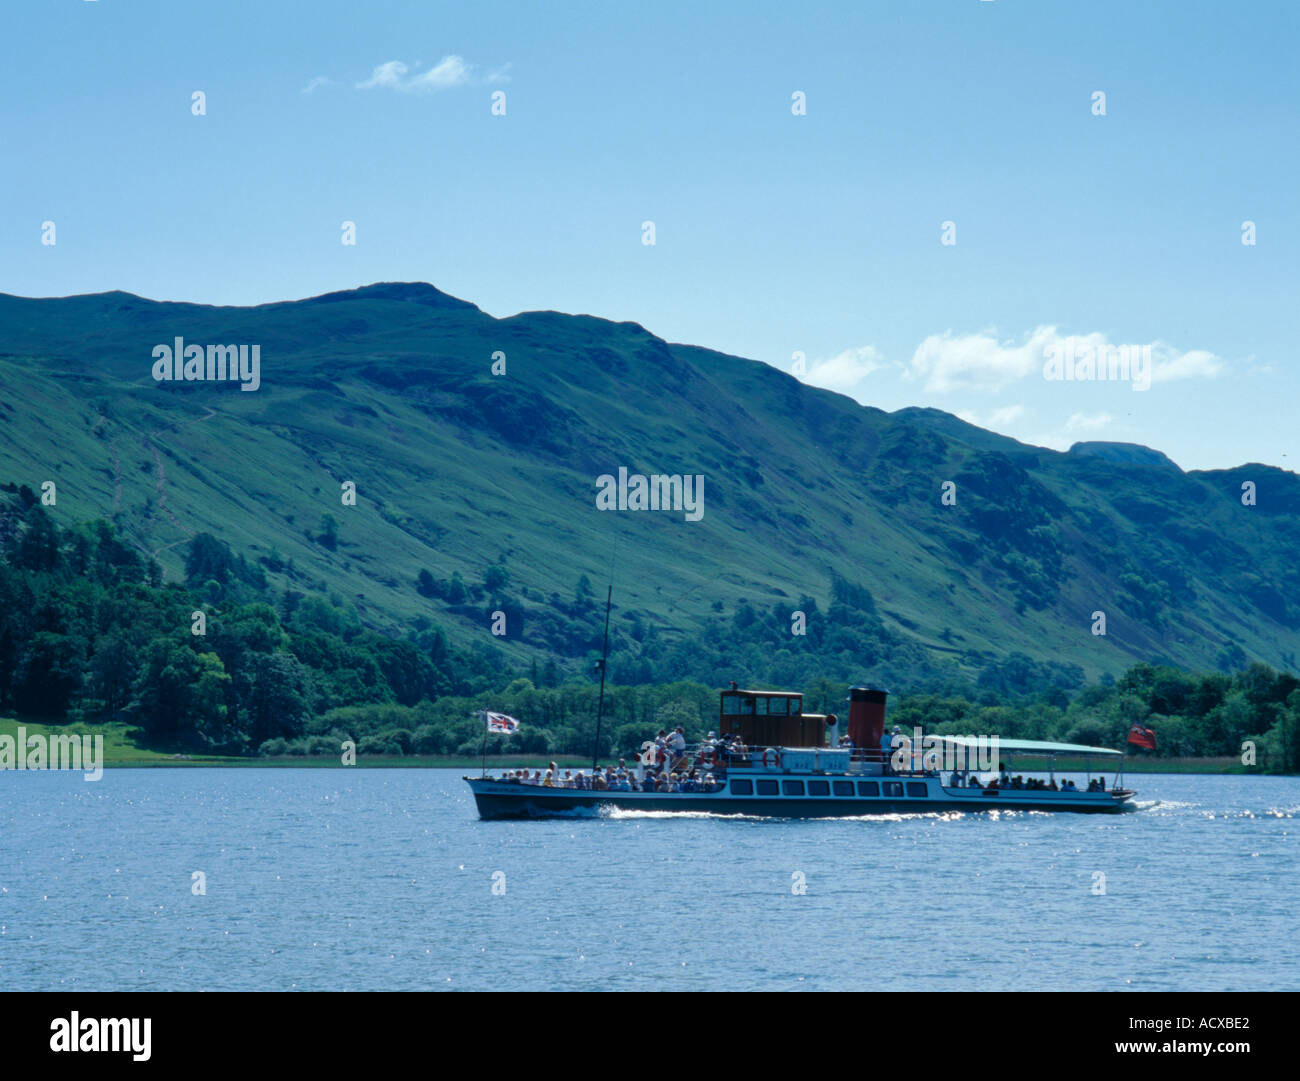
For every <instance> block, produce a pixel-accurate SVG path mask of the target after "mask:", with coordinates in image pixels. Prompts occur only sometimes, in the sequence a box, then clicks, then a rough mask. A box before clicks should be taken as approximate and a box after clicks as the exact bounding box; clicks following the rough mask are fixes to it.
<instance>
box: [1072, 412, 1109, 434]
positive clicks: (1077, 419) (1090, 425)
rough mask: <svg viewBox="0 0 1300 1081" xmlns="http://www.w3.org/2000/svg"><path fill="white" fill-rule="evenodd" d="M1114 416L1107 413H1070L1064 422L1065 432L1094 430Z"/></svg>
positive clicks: (1105, 425) (1106, 424)
mask: <svg viewBox="0 0 1300 1081" xmlns="http://www.w3.org/2000/svg"><path fill="white" fill-rule="evenodd" d="M1114 419H1115V418H1114V417H1112V416H1111V415H1110V414H1109V413H1071V414H1070V419H1069V420H1067V421H1066V422H1065V430H1066V431H1067V432H1095V431H1097V430H1098V429H1099V428H1105V427H1107V426H1109V425H1110V423H1111V422H1112V421H1113V420H1114Z"/></svg>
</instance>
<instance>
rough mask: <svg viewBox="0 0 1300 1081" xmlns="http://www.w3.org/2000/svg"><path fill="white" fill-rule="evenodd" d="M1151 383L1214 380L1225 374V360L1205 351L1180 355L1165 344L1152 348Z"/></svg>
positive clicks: (1194, 351)
mask: <svg viewBox="0 0 1300 1081" xmlns="http://www.w3.org/2000/svg"><path fill="white" fill-rule="evenodd" d="M1151 359H1152V364H1151V382H1153V383H1171V382H1173V381H1174V380H1175V379H1213V378H1214V377H1215V376H1217V375H1219V374H1221V373H1222V372H1223V367H1224V365H1223V360H1222V359H1221V358H1219V357H1216V356H1215V355H1214V354H1213V353H1209V352H1206V351H1205V350H1204V349H1193V350H1191V351H1189V352H1186V353H1179V352H1178V350H1176V349H1174V348H1173V347H1172V346H1169V345H1166V344H1165V343H1164V342H1156V343H1155V344H1154V345H1153V346H1152V348H1151Z"/></svg>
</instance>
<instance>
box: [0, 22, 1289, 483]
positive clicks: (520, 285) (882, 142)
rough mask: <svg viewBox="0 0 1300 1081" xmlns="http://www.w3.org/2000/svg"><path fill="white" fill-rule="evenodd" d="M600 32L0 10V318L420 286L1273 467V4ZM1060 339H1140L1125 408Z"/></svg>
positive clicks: (1187, 463) (939, 403)
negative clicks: (45, 228)
mask: <svg viewBox="0 0 1300 1081" xmlns="http://www.w3.org/2000/svg"><path fill="white" fill-rule="evenodd" d="M630 8H631V5H623V4H608V3H603V4H599V3H587V4H578V3H557V4H546V5H542V4H524V3H518V4H492V3H475V4H472V5H452V4H437V3H415V2H409V0H408V2H406V3H394V2H382V0H381V2H375V0H371V2H368V3H366V4H357V3H353V2H344V0H312V2H310V3H306V2H304V3H297V2H261V0H259V2H230V3H205V2H186V3H170V2H168V3H162V2H156V3H147V2H136V0H133V2H127V0H57V2H56V0H39V2H36V0H8V2H7V3H6V4H5V6H4V9H3V14H0V100H2V101H3V108H0V164H2V165H3V168H2V169H0V292H9V293H18V294H22V295H28V296H55V295H66V294H71V293H83V292H97V291H102V290H107V289H125V290H128V291H130V292H135V293H139V294H142V295H144V296H149V297H155V298H160V299H178V300H192V301H201V302H209V303H222V304H247V303H260V302H264V301H271V300H282V299H289V298H296V297H304V296H311V295H314V294H317V293H321V292H327V291H330V290H334V289H341V288H349V287H352V286H356V285H361V284H365V283H368V282H372V281H393V280H421V281H429V282H432V283H433V284H435V285H437V286H438V287H439V288H441V289H443V290H445V291H447V292H449V293H452V294H454V295H457V296H460V297H464V298H466V299H468V300H472V301H474V302H475V303H477V304H479V305H480V306H481V307H482V308H484V309H485V310H487V311H489V312H491V313H492V314H494V315H509V314H513V313H515V312H518V311H523V310H530V309H539V308H555V309H558V310H561V311H570V312H589V313H592V314H596V315H602V316H606V317H608V318H611V319H632V320H636V321H637V322H640V323H642V324H644V325H645V326H646V327H648V328H649V329H650V330H652V331H654V332H655V333H657V334H659V335H661V336H663V337H665V338H667V339H669V340H671V341H680V342H690V343H693V344H699V345H705V346H709V347H712V348H716V349H720V350H724V351H727V352H732V353H737V354H740V355H743V356H749V357H754V358H757V359H759V360H763V361H766V362H768V363H771V364H774V365H777V366H779V367H782V368H784V369H786V370H790V369H791V367H792V364H793V363H794V358H795V356H796V354H802V356H803V357H804V358H805V362H804V363H805V366H804V368H803V371H804V375H803V378H805V379H806V380H807V381H809V382H814V383H818V384H820V385H825V386H830V387H832V388H833V389H836V390H840V391H842V392H844V393H849V394H852V396H853V397H855V398H857V399H858V400H859V401H862V402H864V403H867V404H871V405H875V406H879V407H881V408H884V409H897V408H900V407H902V406H905V405H929V406H935V407H938V408H941V409H945V410H948V411H949V412H953V413H958V414H960V415H963V416H965V417H966V418H967V419H971V420H973V421H974V422H976V423H978V424H980V425H981V426H984V427H990V428H993V429H994V430H996V431H1000V432H1004V433H1005V434H1008V435H1012V436H1014V437H1016V438H1019V439H1023V440H1025V441H1027V442H1032V443H1037V444H1041V445H1046V446H1055V447H1059V448H1064V447H1066V446H1068V445H1069V444H1070V443H1072V442H1074V441H1075V440H1077V439H1115V440H1124V441H1133V442H1142V443H1146V444H1148V445H1151V446H1154V447H1157V448H1159V449H1161V450H1163V451H1165V452H1166V453H1167V454H1169V455H1170V456H1171V457H1172V458H1173V459H1174V460H1175V461H1177V462H1178V463H1179V464H1180V465H1182V466H1184V467H1185V468H1221V467H1229V466H1233V465H1237V464H1241V463H1244V462H1250V461H1259V462H1266V463H1269V464H1273V465H1280V466H1283V467H1285V468H1289V469H1296V468H1298V466H1297V458H1300V450H1297V448H1296V445H1295V441H1294V438H1293V433H1294V432H1295V431H1296V428H1297V425H1296V423H1295V419H1294V416H1295V407H1296V403H1297V401H1300V366H1298V365H1297V361H1296V358H1295V356H1294V354H1295V343H1296V341H1297V321H1298V316H1297V311H1300V304H1298V303H1297V300H1298V293H1300V289H1298V287H1300V262H1298V260H1297V252H1298V251H1300V214H1298V213H1297V211H1298V210H1300V195H1298V193H1300V168H1298V166H1300V153H1298V152H1297V146H1298V145H1300V142H1298V139H1297V136H1300V125H1298V123H1297V121H1298V118H1300V76H1298V75H1297V65H1296V63H1295V59H1294V58H1295V55H1296V47H1297V43H1298V41H1300V5H1296V4H1294V3H1264V2H1260V3H1251V2H1244V3H1242V4H1239V5H1229V4H1223V3H1221V2H1214V3H1196V2H1186V0H1179V2H1170V3H1155V2H1151V3H1141V4H1134V3H1132V2H1123V3H1106V2H1096V0H1088V2H1080V3H1070V2H1043V0H1036V2H1032V3H1031V2H1030V0H944V2H933V3H927V2H921V0H913V2H910V3H907V2H898V3H872V2H864V3H856V4H848V3H845V4H838V5H818V4H811V5H808V4H802V3H801V4H797V5H796V4H788V3H783V4H730V3H708V2H705V0H695V2H693V3H687V4H675V3H657V4H655V5H647V6H645V8H646V9H645V10H641V11H633V10H630ZM366 84H370V85H366ZM196 90H198V91H202V92H203V93H204V94H205V95H206V110H207V112H206V115H204V116H195V115H193V114H192V111H191V95H192V93H193V92H194V91H196ZM796 91H801V92H803V93H804V94H805V95H806V115H802V116H795V115H793V113H792V109H791V105H792V94H794V92H796ZM1096 91H1102V92H1104V93H1105V95H1106V102H1105V107H1106V115H1104V116H1098V115H1094V112H1093V110H1094V105H1093V94H1094V92H1096ZM494 92H503V93H504V94H505V105H506V115H504V116H493V115H492V113H491V105H492V94H493V93H494ZM46 221H53V222H54V223H55V226H56V240H57V243H56V244H55V245H53V246H49V245H43V244H42V243H41V230H42V223H43V222H46ZM344 221H353V222H355V223H356V229H357V243H356V244H355V246H345V245H343V244H342V243H341V242H340V237H341V225H342V223H343V222H344ZM645 221H653V222H654V224H655V244H654V245H653V246H649V245H646V244H643V243H642V223H643V222H645ZM1246 221H1251V222H1254V223H1255V229H1256V243H1255V244H1254V245H1243V244H1242V242H1241V239H1242V223H1243V222H1246ZM944 222H952V223H954V225H955V237H956V243H955V244H952V245H944V244H941V242H940V241H941V230H942V223H944ZM1066 339H1074V340H1075V341H1078V342H1085V343H1086V342H1092V343H1098V342H1103V343H1110V344H1113V345H1132V346H1142V345H1149V346H1151V347H1152V357H1153V361H1154V365H1155V379H1154V381H1153V383H1152V385H1151V387H1150V389H1149V390H1146V391H1135V390H1133V389H1132V386H1131V383H1122V382H1112V381H1105V382H1102V381H1097V382H1079V381H1071V382H1050V381H1047V380H1045V379H1044V378H1043V376H1042V364H1043V360H1044V355H1045V350H1046V349H1047V348H1050V347H1052V346H1053V345H1054V344H1056V345H1059V344H1061V343H1062V342H1064V341H1065V340H1066Z"/></svg>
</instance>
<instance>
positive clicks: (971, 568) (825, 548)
mask: <svg viewBox="0 0 1300 1081" xmlns="http://www.w3.org/2000/svg"><path fill="white" fill-rule="evenodd" d="M178 336H179V337H183V338H184V340H185V342H186V343H195V344H204V345H207V344H217V343H220V344H231V343H234V344H250V345H251V344H257V345H259V346H260V353H261V372H260V376H261V386H260V388H259V389H258V390H257V391H256V392H255V393H247V392H243V391H241V390H240V389H239V387H238V384H214V383H208V382H190V383H185V382H182V383H159V382H155V380H154V379H153V377H152V374H151V369H152V367H153V356H152V350H153V348H154V346H156V345H159V344H171V343H172V341H173V339H174V338H176V337H178ZM498 353H500V354H504V356H505V369H506V370H505V374H501V375H494V374H492V371H491V366H492V363H493V358H494V354H498ZM1082 448H1083V449H1081V448H1080V447H1075V448H1072V453H1068V454H1062V453H1056V452H1053V451H1048V450H1042V449H1038V448H1033V447H1028V446H1025V445H1022V444H1020V443H1017V442H1016V441H1014V440H1011V439H1008V438H1004V437H1002V436H998V435H996V434H994V433H991V432H986V431H983V430H981V429H978V428H975V427H973V426H971V425H969V424H966V423H964V422H962V421H960V420H958V419H956V418H955V417H952V416H950V415H948V414H945V413H941V412H938V411H936V410H927V409H905V410H901V411H899V412H897V413H893V414H889V413H885V412H882V411H881V410H878V409H872V408H867V407H863V406H860V405H858V404H857V403H855V402H853V401H852V400H850V399H848V398H846V397H843V396H840V395H837V394H833V393H830V392H828V391H824V390H819V389H816V388H813V387H808V386H805V385H803V384H801V383H800V382H798V381H797V380H796V379H794V378H793V377H791V376H789V375H786V374H783V373H782V372H780V371H778V370H776V369H774V368H772V367H769V366H767V365H765V364H761V363H758V362H755V361H750V360H744V359H741V358H738V357H732V356H727V355H724V354H721V353H716V352H712V351H710V350H707V349H703V348H698V347H694V346H683V345H673V344H670V343H667V342H665V341H663V340H661V339H659V338H657V337H655V336H654V335H653V334H651V333H650V332H649V331H647V330H646V329H645V328H643V327H641V326H639V325H637V324H635V323H612V322H608V321H605V320H602V319H598V318H593V317H590V316H582V315H578V316H575V315H563V314H558V313H555V312H529V313H524V314H521V315H517V316H513V317H511V318H507V319H495V318H492V317H491V316H489V315H487V314H485V313H484V312H482V311H480V310H479V309H478V308H477V307H475V306H474V305H472V304H468V303H466V302H464V301H460V300H456V299H454V298H452V297H449V296H446V295H445V294H443V293H441V292H439V291H438V290H437V289H435V288H433V287H432V286H430V285H425V284H418V283H413V284H401V283H398V284H381V285H372V286H368V287H366V288H362V289H356V290H352V291H348V292H342V293H334V294H329V295H327V296H323V297H316V298H312V299H309V300H303V301H297V302H286V303H276V304H268V305H262V306H258V307H252V308H221V307H209V306H203V305H191V304H172V303H158V302H154V301H149V300H145V299H142V298H139V297H135V296H132V295H130V294H126V293H120V292H116V293H105V294H97V295H92V296H80V297H68V298H62V299H25V298H19V297H12V296H0V482H13V483H17V484H25V485H27V486H29V487H30V488H31V489H33V490H34V491H36V492H37V493H39V492H40V491H41V485H42V483H43V482H46V481H53V482H54V483H55V485H56V491H57V503H56V505H55V506H54V507H53V508H50V510H51V513H52V514H53V515H54V516H55V518H56V520H58V521H60V522H64V523H75V522H78V521H88V520H91V519H95V518H106V519H108V520H110V521H112V522H113V523H114V524H115V526H116V528H117V531H118V533H119V535H120V536H122V537H123V538H124V539H125V540H126V541H127V542H128V543H129V544H131V545H133V546H135V547H136V548H138V549H139V550H140V551H141V552H142V553H144V554H147V555H150V556H152V557H153V558H155V559H156V560H157V561H158V562H159V563H160V564H161V566H162V568H163V570H164V572H165V574H166V576H167V579H168V580H172V581H175V580H178V579H180V578H181V577H183V564H184V554H185V546H186V543H187V542H188V541H189V540H190V539H191V538H192V537H194V536H195V535H196V534H199V533H211V534H213V535H215V536H217V537H220V538H221V539H223V540H225V541H226V542H228V543H229V544H230V546H231V547H232V548H233V549H234V550H235V551H236V552H239V553H242V554H244V555H245V556H247V558H248V559H249V560H250V561H256V562H259V563H260V565H261V566H262V568H263V569H264V570H265V572H266V575H267V578H268V579H269V581H270V583H271V585H272V587H273V588H274V589H275V590H276V591H278V592H281V591H284V590H293V591H299V592H304V593H310V592H319V593H324V594H327V595H332V596H334V597H335V598H336V600H340V599H341V600H342V601H344V602H347V603H351V604H353V605H355V607H356V609H357V611H358V613H359V614H360V616H361V618H362V620H363V621H364V622H365V623H366V624H368V625H370V626H372V627H375V628H378V629H384V630H389V631H401V630H403V629H407V628H410V627H411V626H413V625H422V624H423V623H425V622H427V621H432V622H434V623H436V624H438V625H441V626H442V627H443V628H444V629H445V630H446V631H447V633H448V634H449V635H450V636H451V637H452V639H453V640H454V641H457V642H460V643H463V644H468V643H473V642H479V641H481V642H485V643H489V644H493V645H496V646H498V647H499V648H501V649H502V650H504V651H505V656H506V657H507V658H509V659H510V660H512V661H513V662H515V663H518V664H527V663H529V661H530V660H534V659H535V660H538V661H539V662H544V661H546V660H552V659H553V660H556V661H558V662H559V664H560V665H561V668H565V667H567V668H569V669H571V670H577V669H578V668H579V667H581V665H582V664H584V663H585V660H584V658H586V657H587V656H588V655H589V653H590V651H591V650H592V649H593V648H598V646H599V621H598V619H596V618H593V615H592V612H593V604H594V607H598V606H599V601H600V600H603V597H602V596H599V594H603V584H604V583H605V582H606V580H607V579H608V576H609V571H610V566H611V559H613V563H614V570H615V602H616V610H615V626H614V632H615V646H616V649H617V650H618V653H617V657H618V659H619V660H620V661H621V663H622V664H623V665H624V667H625V668H626V667H628V666H635V664H636V663H637V658H638V657H639V656H640V655H641V654H642V653H645V654H646V655H647V656H648V655H649V654H650V652H652V651H658V652H657V654H656V655H657V656H659V657H660V658H663V657H665V656H668V657H672V658H673V660H674V664H676V665H677V666H678V667H680V668H681V672H680V675H681V676H682V677H683V678H687V677H689V678H695V679H699V680H701V681H704V682H714V683H716V682H717V681H718V680H719V679H722V678H726V677H727V675H728V673H729V672H732V671H737V669H742V671H740V672H739V674H741V675H743V674H744V672H743V669H744V667H745V664H744V663H743V657H739V656H734V655H731V654H730V653H729V646H728V635H729V634H730V633H731V629H732V628H733V627H736V626H737V625H738V623H739V624H745V623H747V622H748V621H749V616H748V615H746V614H745V613H746V612H756V613H758V614H759V615H761V616H762V618H763V619H766V620H767V621H768V622H769V623H771V624H772V626H774V627H780V626H782V625H784V627H785V628H788V627H789V626H790V622H789V621H790V613H792V612H794V611H795V610H796V609H798V608H800V606H801V605H805V602H806V601H808V600H812V601H816V602H817V603H818V604H819V605H820V606H821V608H822V609H832V608H835V606H836V604H838V616H837V620H834V621H832V622H833V623H835V624H836V626H839V627H842V628H843V630H844V631H845V633H846V634H849V637H844V638H842V639H841V640H839V641H838V646H837V647H836V648H838V649H839V652H840V655H841V656H842V657H843V658H844V660H843V662H842V663H841V665H840V666H839V667H840V668H841V669H845V670H847V669H852V671H851V672H848V671H846V674H845V675H844V678H887V677H889V676H890V675H891V674H895V675H896V674H897V673H898V671H900V669H899V667H898V658H899V657H904V658H906V660H907V669H906V670H907V671H908V672H909V673H912V674H915V673H918V672H921V671H933V672H934V673H942V672H945V671H947V672H957V673H963V674H966V675H973V674H975V673H977V672H979V671H980V670H981V669H984V668H986V667H987V666H988V665H989V664H990V663H991V662H994V661H996V660H998V659H1003V658H1006V657H1008V656H1010V655H1012V654H1024V655H1026V656H1027V657H1029V658H1032V659H1033V660H1035V661H1037V662H1040V663H1044V664H1048V663H1050V664H1055V665H1063V666H1069V665H1077V666H1079V668H1081V669H1082V670H1083V671H1084V672H1086V673H1087V674H1088V675H1090V676H1097V675H1099V674H1101V673H1118V672H1120V671H1121V670H1123V669H1125V668H1127V667H1128V666H1129V665H1130V664H1132V663H1133V662H1135V661H1147V660H1150V661H1163V662H1168V663H1172V664H1175V665H1178V666H1182V667H1185V668H1200V669H1204V668H1214V667H1219V668H1228V667H1237V666H1239V665H1240V663H1241V661H1242V660H1244V659H1245V658H1246V657H1251V658H1259V659H1261V660H1264V661H1267V662H1269V663H1271V664H1274V665H1277V666H1280V667H1283V668H1291V669H1294V668H1295V667H1296V653H1297V647H1300V601H1297V596H1300V559H1298V558H1297V556H1298V555H1300V477H1298V476H1296V475H1295V474H1292V473H1288V472H1285V471H1282V470H1279V469H1276V468H1272V467H1267V466H1262V465H1245V466H1239V467H1235V468H1232V469H1224V470H1221V471H1213V472H1193V473H1183V472H1181V471H1179V470H1178V469H1177V468H1176V467H1175V466H1173V465H1172V463H1168V464H1164V463H1167V459H1164V462H1163V463H1162V462H1161V459H1162V458H1163V456H1162V455H1158V453H1156V452H1154V451H1150V452H1146V453H1140V452H1141V451H1145V448H1129V449H1128V450H1124V449H1123V448H1122V447H1121V446H1120V445H1114V444H1112V445H1105V444H1092V445H1089V444H1084V445H1082ZM621 466H624V467H627V469H628V470H629V471H631V472H640V473H644V474H654V473H674V474H700V475H702V476H703V477H704V508H705V513H704V515H703V517H702V519H701V520H699V521H686V520H685V519H684V515H683V514H682V513H680V512H678V513H669V512H647V513H632V512H624V513H617V512H601V511H599V510H597V508H596V501H595V496H596V491H597V487H596V478H597V477H599V476H600V475H602V474H607V473H610V474H613V473H617V471H618V469H619V467H621ZM349 481H350V482H354V483H355V484H356V488H357V501H356V505H355V506H345V505H343V504H342V503H341V500H340V491H341V485H342V484H343V483H344V482H349ZM946 481H951V482H953V483H954V484H955V485H956V505H954V506H945V505H943V504H942V503H941V499H940V494H941V487H942V485H943V484H944V482H946ZM1244 481H1251V482H1253V483H1254V484H1255V485H1256V489H1257V497H1256V499H1257V501H1256V505H1253V506H1247V505H1243V503H1242V498H1241V495H1242V484H1243V482H1244ZM494 566H498V567H501V568H503V569H504V572H505V575H504V579H503V576H502V573H501V571H496V572H492V574H491V575H489V571H490V569H491V568H493V567H494ZM422 571H427V572H428V573H427V575H425V576H424V578H423V579H422V578H421V572H422ZM457 576H458V579H457ZM583 576H586V578H587V580H588V583H587V584H591V592H592V593H594V594H597V596H596V598H595V601H594V602H590V600H589V595H588V593H587V592H586V590H585V586H584V587H580V585H579V583H580V579H582V578H583ZM421 582H423V583H424V586H423V588H420V587H419V584H420V583H421ZM453 582H454V583H455V584H454V585H453ZM461 582H463V583H464V584H465V586H466V587H467V588H466V589H465V591H464V592H462V591H461V589H460V588H459V585H460V583H461ZM494 602H495V603H494ZM499 606H500V607H503V610H505V611H506V613H507V634H506V635H505V636H504V637H500V638H498V637H494V636H493V635H492V634H491V632H490V618H491V617H490V613H491V612H492V611H494V610H496V609H497V607H499ZM1095 611H1103V612H1105V613H1106V620H1107V626H1106V631H1107V633H1106V635H1105V636H1104V637H1099V636H1096V635H1094V634H1093V633H1092V623H1093V621H1092V613H1093V612H1095ZM782 612H784V613H785V614H784V615H781V613H782ZM858 631H861V632H862V633H861V634H860V635H859V634H857V632H858ZM849 632H852V634H850V633H849ZM773 633H774V634H775V633H777V632H773ZM827 633H830V632H827ZM855 635H856V636H855ZM791 639H792V643H793V636H791ZM701 642H705V643H711V645H709V646H708V647H707V648H704V647H702V646H701V645H700V643H701ZM827 642H828V645H827V647H826V648H830V647H831V646H835V645H836V643H835V642H834V641H831V640H829V639H828V640H827ZM675 643H679V644H681V646H682V647H683V648H682V649H681V650H680V651H679V652H678V653H677V654H673V653H672V649H673V646H674V644H675ZM793 644H800V643H793ZM819 644H820V642H819ZM652 647H653V649H652ZM785 649H786V645H785V643H784V642H783V641H781V640H779V639H774V640H773V641H772V643H771V648H770V649H769V650H768V653H769V654H772V655H773V656H776V655H778V654H780V653H782V651H784V650H785ZM665 651H666V652H665ZM660 668H662V664H661V665H660ZM613 669H614V664H613V662H611V670H613ZM775 671H776V672H777V673H778V674H785V673H787V669H782V668H780V666H779V665H778V667H777V668H776V669H775ZM806 671H807V669H806V668H800V667H799V666H798V665H794V664H792V665H791V666H790V667H789V668H788V678H790V679H798V678H801V677H802V676H804V675H805V674H806ZM654 674H655V675H656V676H659V675H662V672H661V671H657V672H655V673H654ZM624 682H630V680H628V679H626V677H625V678H624Z"/></svg>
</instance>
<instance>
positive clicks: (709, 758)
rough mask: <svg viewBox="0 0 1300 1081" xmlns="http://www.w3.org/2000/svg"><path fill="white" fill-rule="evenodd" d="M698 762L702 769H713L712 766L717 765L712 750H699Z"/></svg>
mask: <svg viewBox="0 0 1300 1081" xmlns="http://www.w3.org/2000/svg"><path fill="white" fill-rule="evenodd" d="M699 764H700V767H701V768H702V769H713V767H714V766H716V765H717V763H716V762H715V761H714V760H713V752H712V751H701V752H700V757H699Z"/></svg>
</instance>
